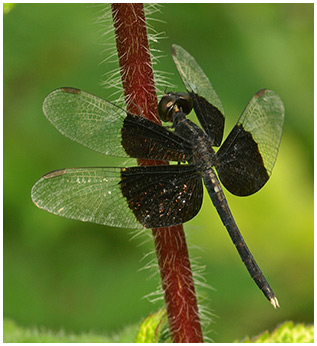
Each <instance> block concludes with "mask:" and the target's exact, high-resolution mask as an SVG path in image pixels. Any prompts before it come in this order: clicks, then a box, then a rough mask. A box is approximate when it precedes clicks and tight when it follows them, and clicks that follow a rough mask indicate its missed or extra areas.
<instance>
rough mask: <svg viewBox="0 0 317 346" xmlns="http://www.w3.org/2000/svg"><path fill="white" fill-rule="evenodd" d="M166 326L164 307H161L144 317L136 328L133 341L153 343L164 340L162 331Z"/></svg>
mask: <svg viewBox="0 0 317 346" xmlns="http://www.w3.org/2000/svg"><path fill="white" fill-rule="evenodd" d="M166 328H167V315H166V309H165V308H164V309H161V310H159V311H158V312H155V313H153V314H151V315H149V316H148V317H146V318H145V319H144V320H143V322H142V324H141V325H140V328H139V330H138V333H137V336H136V338H135V342H137V343H153V342H164V341H166V340H164V339H163V336H162V332H163V331H164V329H166Z"/></svg>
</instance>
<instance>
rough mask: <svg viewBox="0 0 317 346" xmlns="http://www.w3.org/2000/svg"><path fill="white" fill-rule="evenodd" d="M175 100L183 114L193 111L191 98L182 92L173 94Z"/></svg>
mask: <svg viewBox="0 0 317 346" xmlns="http://www.w3.org/2000/svg"><path fill="white" fill-rule="evenodd" d="M175 96H176V98H177V106H178V107H179V108H181V109H182V111H183V112H184V113H185V114H189V113H190V112H191V110H192V109H193V100H192V98H191V97H190V96H189V95H188V94H186V93H183V92H180V93H176V94H175Z"/></svg>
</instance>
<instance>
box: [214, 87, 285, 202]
mask: <svg viewBox="0 0 317 346" xmlns="http://www.w3.org/2000/svg"><path fill="white" fill-rule="evenodd" d="M283 124H284V105H283V102H282V100H281V99H280V97H279V96H278V95H277V94H276V93H275V92H274V91H272V90H267V89H263V90H260V91H259V92H257V93H256V94H255V95H254V96H253V98H252V99H251V101H250V102H249V104H248V105H247V107H246V108H245V110H244V111H243V113H242V115H241V116H240V118H239V120H238V122H237V124H236V125H235V127H234V128H233V130H232V131H231V133H230V134H229V136H228V137H227V139H226V140H225V141H224V143H223V145H222V146H221V147H220V149H219V150H218V152H217V160H216V161H217V164H216V168H217V171H218V174H219V177H220V180H221V182H222V183H223V185H224V186H225V187H226V188H227V189H228V190H229V191H230V192H231V193H233V194H235V195H238V196H247V195H251V194H253V193H255V192H256V191H258V190H259V189H260V188H261V187H262V186H263V185H264V184H265V183H266V182H267V180H268V179H269V177H270V175H271V173H272V170H273V167H274V164H275V161H276V158H277V154H278V150H279V146H280V142H281V137H282V132H283Z"/></svg>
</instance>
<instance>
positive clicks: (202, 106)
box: [189, 91, 225, 147]
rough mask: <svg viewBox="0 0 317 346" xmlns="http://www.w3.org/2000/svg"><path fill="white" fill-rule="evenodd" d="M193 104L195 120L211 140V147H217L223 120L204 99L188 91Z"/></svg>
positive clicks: (214, 108)
mask: <svg viewBox="0 0 317 346" xmlns="http://www.w3.org/2000/svg"><path fill="white" fill-rule="evenodd" d="M189 95H190V97H191V98H192V100H193V103H194V110H195V113H196V115H197V118H198V120H199V122H200V124H201V126H202V127H203V129H204V130H205V132H206V133H207V134H208V135H209V137H210V139H211V143H212V146H216V147H219V145H220V144H221V141H222V137H223V129H224V126H225V118H224V116H223V114H222V113H221V112H220V111H219V109H218V108H217V107H215V106H213V105H212V104H210V103H209V102H208V101H207V100H206V99H205V98H203V97H202V96H199V95H197V94H195V93H194V92H190V91H189Z"/></svg>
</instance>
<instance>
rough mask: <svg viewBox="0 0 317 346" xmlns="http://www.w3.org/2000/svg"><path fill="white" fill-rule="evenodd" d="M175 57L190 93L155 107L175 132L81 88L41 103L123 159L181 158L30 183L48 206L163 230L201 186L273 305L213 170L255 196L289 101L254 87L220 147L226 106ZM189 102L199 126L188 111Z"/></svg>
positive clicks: (64, 127) (63, 127)
mask: <svg viewBox="0 0 317 346" xmlns="http://www.w3.org/2000/svg"><path fill="white" fill-rule="evenodd" d="M172 57H173V59H174V62H175V65H176V67H177V70H178V72H179V74H180V77H181V79H182V81H183V83H184V85H185V88H186V90H187V94H185V93H176V94H174V93H171V92H170V93H168V94H167V95H165V96H164V97H163V98H162V99H161V101H160V103H159V105H158V111H159V115H160V118H161V119H162V120H163V121H171V122H172V123H173V125H172V129H170V128H166V127H163V126H161V125H158V124H156V123H154V122H152V121H150V120H148V119H146V118H144V117H142V116H137V115H134V114H130V113H128V112H125V111H124V110H123V109H121V108H119V107H118V106H116V105H114V104H113V103H111V102H108V101H106V100H104V99H102V98H99V97H97V96H94V95H92V94H90V93H87V92H85V91H82V90H79V89H75V88H60V89H57V90H55V91H53V92H51V93H50V94H49V95H48V96H47V97H46V98H45V100H44V104H43V111H44V114H45V116H46V117H47V119H48V120H49V121H50V122H51V123H52V124H53V125H54V126H55V127H56V128H57V129H58V130H59V131H60V132H61V133H62V134H63V135H65V136H66V137H69V138H70V139H72V140H74V141H76V142H78V143H81V144H83V145H84V146H86V147H88V148H90V149H93V150H96V151H98V152H101V153H104V154H106V155H113V156H118V157H123V158H130V157H132V158H144V159H151V160H164V161H175V162H177V163H178V164H174V165H160V166H159V165H158V166H138V167H127V168H118V167H92V168H71V169H61V170H57V171H53V172H50V173H48V174H46V175H44V176H43V177H42V178H40V179H39V180H38V181H37V182H36V183H35V185H34V186H33V188H32V200H33V202H34V203H35V204H36V205H37V206H38V207H39V208H42V209H45V210H47V211H49V212H51V213H54V214H56V215H60V216H64V217H67V218H71V219H76V220H82V221H90V222H94V223H98V224H103V225H110V226H114V227H124V228H135V229H139V228H159V227H167V226H172V225H178V224H181V223H184V222H186V221H188V220H190V219H192V218H193V217H194V216H195V215H196V214H197V213H198V211H199V209H200V208H201V205H202V199H203V184H202V181H204V184H205V186H206V188H207V191H208V193H209V196H210V198H211V200H212V202H213V204H214V206H215V207H216V209H217V211H218V213H219V216H220V218H221V220H222V222H223V224H224V225H225V227H226V228H227V231H228V232H229V235H230V237H231V239H232V241H233V243H234V244H235V246H236V248H237V250H238V252H239V255H240V257H241V259H242V261H243V262H244V264H245V266H246V268H247V269H248V271H249V273H250V275H251V277H252V278H253V280H254V281H255V282H256V284H257V285H258V287H259V288H260V289H261V290H262V292H263V293H264V295H265V296H266V297H267V299H268V300H269V301H270V302H271V303H272V305H273V306H274V307H275V308H276V307H278V306H279V305H278V301H277V298H276V297H275V294H274V292H273V290H272V289H271V287H270V285H269V284H268V282H267V280H266V279H265V277H264V275H263V274H262V272H261V270H260V268H259V267H258V265H257V263H256V262H255V260H254V258H253V256H252V254H251V252H250V250H249V249H248V247H247V245H246V243H245V241H244V239H243V237H242V235H241V233H240V231H239V229H238V227H237V225H236V223H235V220H234V218H233V216H232V214H231V211H230V209H229V207H228V203H227V200H226V198H225V195H224V193H223V190H222V188H221V185H220V183H219V180H218V178H217V176H216V174H215V171H214V169H213V167H215V168H216V170H217V172H218V176H219V178H220V181H221V182H222V184H223V185H224V186H225V187H226V188H227V189H228V190H229V191H230V192H231V193H233V194H234V195H237V196H247V195H251V194H253V193H255V192H257V191H258V190H259V189H261V187H262V186H263V185H264V184H265V183H266V182H267V180H268V179H269V177H270V175H271V173H272V169H273V166H274V164H275V161H276V157H277V154H278V150H279V145H280V141H281V136H282V131H283V123H284V106H283V103H282V101H281V99H280V97H279V96H278V95H277V94H276V93H275V92H274V91H271V90H267V89H263V90H260V91H258V92H257V93H256V94H255V95H254V96H253V98H252V99H251V101H250V102H249V104H248V105H247V107H246V108H245V109H244V111H243V112H242V115H241V116H240V118H239V120H238V122H237V124H236V125H235V127H234V128H233V130H232V131H231V133H230V134H229V136H228V137H227V139H226V140H225V141H224V143H223V144H222V146H221V147H220V148H219V150H218V151H217V152H215V151H214V150H213V148H212V147H213V146H214V147H219V146H220V144H221V141H222V137H223V130H224V120H225V118H224V109H223V106H222V104H221V101H220V100H219V98H218V96H217V94H216V92H215V90H214V89H213V87H212V85H211V83H210V82H209V80H208V78H207V76H206V75H205V74H204V72H203V71H202V69H201V68H200V67H199V65H198V64H197V62H196V61H195V59H194V58H193V57H192V56H191V55H190V54H189V53H188V52H187V51H185V50H184V49H183V48H181V47H180V46H177V45H173V46H172ZM192 107H193V108H194V110H195V113H196V115H197V117H198V120H199V122H200V124H201V126H202V128H203V130H202V129H201V128H200V127H198V126H197V125H195V124H194V123H193V122H191V121H190V120H188V119H186V115H187V114H188V113H189V112H190V111H191V109H192Z"/></svg>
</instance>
